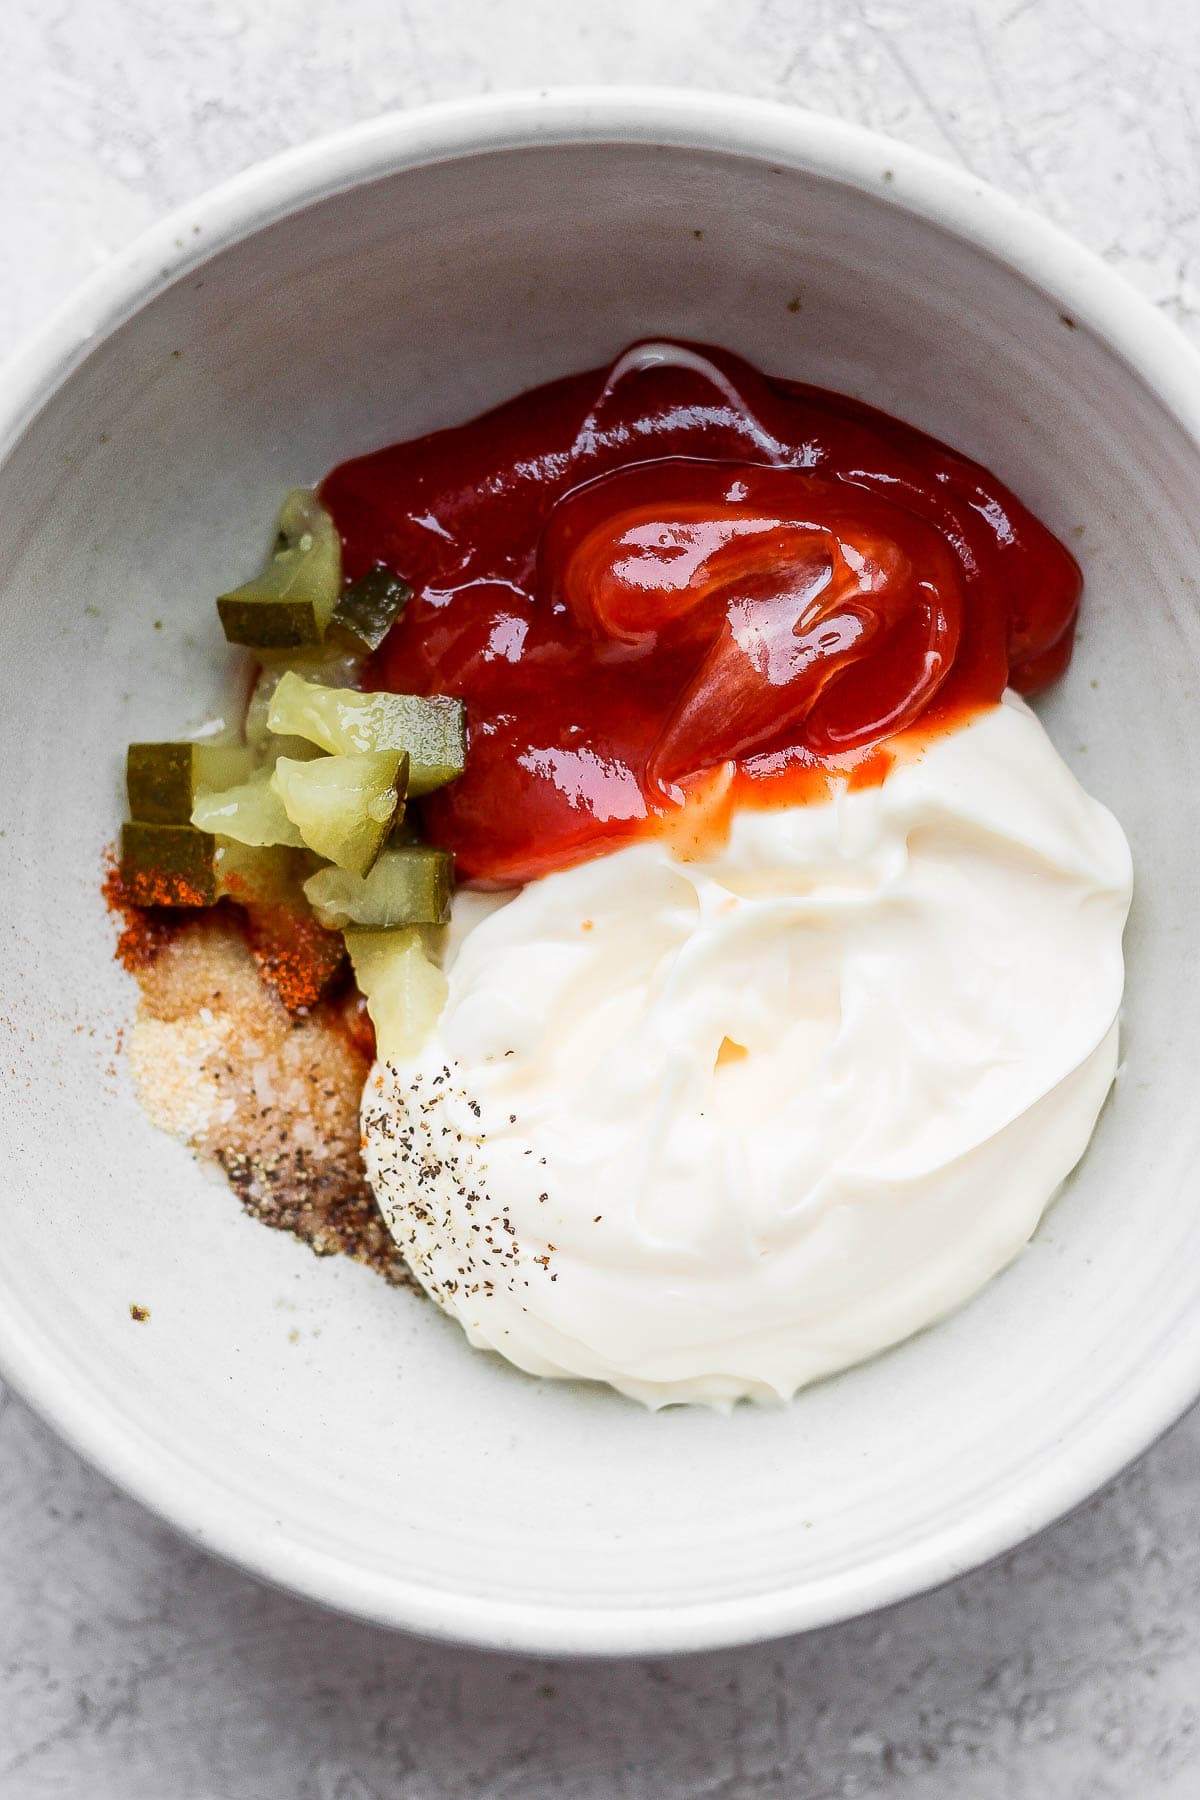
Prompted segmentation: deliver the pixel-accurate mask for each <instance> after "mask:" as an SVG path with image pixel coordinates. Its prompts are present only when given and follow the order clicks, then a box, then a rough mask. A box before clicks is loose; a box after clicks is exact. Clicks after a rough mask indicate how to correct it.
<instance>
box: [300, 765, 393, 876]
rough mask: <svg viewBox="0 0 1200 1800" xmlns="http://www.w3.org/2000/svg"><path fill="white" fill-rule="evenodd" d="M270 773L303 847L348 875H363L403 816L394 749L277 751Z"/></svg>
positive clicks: (373, 863)
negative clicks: (308, 757) (304, 754)
mask: <svg viewBox="0 0 1200 1800" xmlns="http://www.w3.org/2000/svg"><path fill="white" fill-rule="evenodd" d="M270 779H271V782H272V785H273V787H274V789H275V792H276V794H277V795H278V796H279V798H280V800H281V801H282V802H283V806H284V810H285V811H286V813H287V816H288V818H289V819H290V820H291V821H292V824H293V825H294V826H295V827H296V829H297V830H298V831H299V833H300V836H301V839H302V841H303V842H304V843H305V844H307V845H308V847H309V849H310V850H315V851H316V853H317V855H318V856H323V857H325V858H326V859H327V860H328V861H329V862H332V863H336V864H337V866H338V867H339V869H346V870H348V871H349V872H350V873H351V874H352V875H366V874H367V872H368V871H369V870H370V869H371V868H373V867H374V865H375V862H376V861H377V859H378V857H379V854H380V852H381V850H382V849H383V846H384V844H385V843H386V841H387V837H388V833H389V832H390V831H391V829H392V827H393V825H394V824H396V822H397V821H398V820H399V819H400V818H401V817H402V816H403V812H404V793H405V783H406V781H407V779H408V758H407V757H406V756H405V755H404V754H403V752H402V751H400V750H382V751H379V750H377V751H370V752H366V753H363V754H361V755H352V756H319V757H318V758H317V759H316V761H315V762H299V761H297V759H296V758H295V757H290V756H281V757H280V759H279V761H278V762H277V763H276V764H275V771H274V774H273V775H272V776H271V777H270Z"/></svg>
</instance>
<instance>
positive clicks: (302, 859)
mask: <svg viewBox="0 0 1200 1800" xmlns="http://www.w3.org/2000/svg"><path fill="white" fill-rule="evenodd" d="M297 864H299V865H300V869H299V871H297ZM311 868H312V863H311V861H310V859H309V858H308V857H307V856H305V855H298V854H297V852H296V851H295V850H289V849H287V848H285V847H284V846H283V845H281V844H239V843H238V842H237V840H236V839H235V838H227V837H218V838H217V849H216V855H215V856H214V858H213V871H214V873H215V875H216V878H217V897H218V899H221V900H236V901H238V902H239V903H240V904H241V905H243V906H249V905H252V904H253V903H255V902H256V901H275V900H278V899H279V898H280V896H281V895H283V894H288V895H292V896H295V895H296V894H297V893H298V892H299V888H300V882H301V880H302V879H303V876H304V875H306V874H308V873H309V871H310V870H311Z"/></svg>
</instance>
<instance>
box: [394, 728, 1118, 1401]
mask: <svg viewBox="0 0 1200 1800" xmlns="http://www.w3.org/2000/svg"><path fill="white" fill-rule="evenodd" d="M1130 886H1131V870H1130V858H1129V850H1128V846H1127V844H1126V842H1125V838H1124V836H1123V834H1122V832H1121V830H1120V827H1119V826H1118V825H1117V823H1116V821H1115V820H1114V819H1113V818H1112V816H1111V815H1110V814H1109V813H1108V812H1107V811H1106V810H1105V808H1104V807H1103V806H1101V805H1100V804H1099V803H1098V802H1096V801H1095V800H1092V799H1090V798H1089V797H1088V796H1087V794H1085V793H1084V791H1083V789H1082V788H1081V787H1080V786H1079V784H1078V782H1077V781H1076V780H1075V778H1074V776H1073V775H1072V774H1071V773H1070V771H1069V770H1068V769H1067V767H1066V765H1065V764H1064V763H1063V762H1062V761H1061V759H1060V758H1059V756H1058V754H1057V753H1056V751H1055V750H1054V748H1053V746H1052V745H1051V743H1050V742H1049V740H1048V738H1047V737H1046V735H1045V733H1044V731H1043V730H1042V727H1041V726H1040V724H1039V723H1038V722H1037V720H1036V719H1035V718H1034V716H1033V714H1032V713H1031V712H1030V711H1029V710H1028V709H1027V708H1026V707H1025V706H1024V705H1023V704H1022V703H1021V702H1020V701H1019V700H1017V699H1016V698H1015V697H1013V696H1011V695H1006V697H1005V699H1004V701H1003V702H1002V703H1001V704H1000V705H999V706H996V707H994V708H991V709H989V710H987V711H985V712H983V713H982V714H980V715H978V716H977V717H976V718H975V719H974V720H973V721H972V722H971V723H970V724H969V725H967V726H965V727H964V728H963V729H961V730H959V731H957V732H954V733H952V734H949V735H947V736H945V737H943V738H941V739H938V740H935V741H933V742H932V743H930V744H929V746H928V747H927V748H926V749H925V750H924V752H923V753H921V754H920V755H919V756H918V757H916V758H914V759H911V760H908V759H902V760H901V761H900V762H899V763H898V765H897V766H896V767H895V768H894V769H893V771H892V773H891V774H890V775H889V776H888V777H887V779H886V780H885V781H884V782H883V784H882V785H881V786H879V787H876V788H866V789H862V790H859V791H853V792H851V791H847V790H844V789H843V790H841V791H839V792H837V793H836V794H835V795H834V796H833V797H832V798H831V800H830V801H829V803H828V804H816V805H808V806H802V807H797V808H795V809H792V810H786V811H785V810H776V811H761V812H754V811H747V812H742V813H739V814H738V815H737V816H736V817H735V819H734V822H733V827H732V831H731V834H730V837H729V841H728V844H727V846H726V847H725V848H724V849H723V850H722V851H721V852H720V854H719V855H714V856H713V857H712V858H711V860H706V861H697V862H681V861H678V860H676V858H675V857H674V856H673V854H672V852H671V850H670V848H669V846H668V844H667V843H665V842H664V841H661V840H653V841H646V842H642V843H638V844H636V845H634V846H632V847H630V848H626V849H622V850H619V851H616V852H615V853H614V854H612V855H609V856H605V857H601V858H598V859H596V860H594V861H591V862H587V863H584V864H583V865H582V866H580V867H578V868H575V869H570V870H567V871H564V872H562V873H559V874H554V875H550V876H547V877H545V878H544V879H543V880H540V881H536V882H533V883H531V884H530V885H529V886H527V887H526V888H524V889H522V890H521V891H520V893H518V894H517V895H516V897H515V898H512V899H509V900H507V901H506V902H505V903H503V904H500V905H497V904H496V903H495V902H494V901H493V902H487V901H484V900H480V899H477V898H476V897H474V896H471V895H467V894H461V895H460V896H459V897H458V899H457V900H456V902H455V912H456V926H455V928H454V932H453V936H454V943H453V946H452V949H451V952H450V954H449V955H448V958H447V964H448V973H449V998H448V1001H447V1004H446V1007H445V1011H444V1012H443V1014H442V1017H441V1020H440V1022H439V1024H438V1027H437V1029H436V1031H435V1033H434V1035H433V1037H432V1038H431V1039H430V1041H429V1042H428V1044H427V1045H426V1046H425V1048H424V1050H423V1051H422V1052H421V1054H420V1055H419V1056H417V1057H416V1058H414V1059H413V1060H411V1061H409V1062H407V1063H405V1064H403V1065H400V1066H396V1067H393V1068H387V1067H379V1068H377V1070H376V1071H375V1074H374V1076H373V1078H372V1080H371V1082H370V1083H369V1084H368V1087H367V1090H366V1095H365V1099H364V1127H365V1135H366V1144H367V1148H366V1156H367V1164H368V1170H369V1173H370V1177H371V1181H372V1183H373V1185H374V1188H375V1191H376V1193H377V1195H378V1197H379V1200H380V1203H381V1206H382V1208H383V1211H384V1214H385V1216H386V1218H387V1220H388V1223H389V1225H390V1227H391V1229H392V1231H393V1232H394V1234H395V1236H396V1238H397V1240H398V1241H399V1243H400V1244H401V1246H402V1247H403V1249H404V1250H405V1252H406V1254H407V1256H408V1258H409V1261H410V1262H411V1264H412V1266H413V1268H414V1270H415V1271H416V1273H417V1275H418V1276H419V1278H420V1279H421V1281H422V1282H423V1283H424V1285H425V1287H426V1288H427V1289H428V1291H429V1292H430V1294H431V1295H432V1296H433V1297H434V1299H435V1300H437V1301H438V1302H439V1304H440V1305H441V1306H443V1307H444V1308H445V1309H446V1311H447V1312H449V1313H450V1314H452V1315H453V1316H454V1317H455V1318H457V1319H458V1321H459V1322H460V1324H461V1325H462V1326H463V1328H464V1330H465V1331H466V1334H467V1336H468V1338H469V1339H470V1341H471V1342H472V1343H473V1344H475V1345H478V1346H481V1347H486V1348H489V1349H492V1350H497V1351H499V1352H500V1354H501V1355H502V1356H505V1357H507V1358H508V1359H509V1360H510V1361H511V1362H513V1363H516V1364H517V1365H518V1366H519V1367H520V1368H522V1369H527V1370H529V1371H531V1372H532V1373H534V1374H537V1375H548V1376H582V1377H586V1378H588V1379H591V1380H595V1381H604V1382H609V1383H611V1385H612V1386H613V1387H615V1388H618V1389H620V1391H621V1392H622V1393H625V1394H628V1395H631V1396H633V1397H634V1398H636V1399H638V1400H641V1401H644V1402H645V1403H646V1404H647V1405H650V1406H661V1405H664V1404H667V1403H669V1402H672V1401H702V1402H708V1403H710V1404H715V1405H725V1404H728V1403H729V1402H732V1401H734V1400H737V1399H740V1398H751V1399H756V1400H773V1399H786V1398H787V1397H789V1396H790V1395H792V1394H793V1393H795V1391H796V1389H797V1388H799V1387H801V1386H802V1385H803V1384H804V1383H806V1382H810V1381H813V1380H815V1379H817V1378H818V1377H819V1376H822V1375H826V1374H829V1373H830V1372H831V1371H833V1370H835V1369H840V1368H843V1367H845V1366H847V1365H848V1364H851V1363H855V1362H858V1361H860V1360H861V1359H862V1358H864V1357H868V1356H870V1355H872V1354H873V1353H874V1352H876V1351H878V1350H882V1349H883V1348H885V1347H886V1346H887V1345H889V1344H894V1343H896V1342H898V1341H899V1340H900V1339H902V1338H904V1337H907V1336H908V1335H909V1334H910V1333H911V1332H914V1331H917V1330H919V1329H920V1328H921V1327H922V1326H925V1325H929V1324H930V1323H932V1322H933V1321H934V1320H936V1319H938V1318H940V1317H942V1316H943V1315H944V1314H945V1313H947V1312H949V1311H950V1310H951V1309H952V1308H954V1307H956V1306H959V1305H960V1304H961V1303H962V1302H963V1301H965V1300H966V1299H968V1298H969V1297H970V1296H971V1295H972V1294H974V1293H975V1292H976V1291H977V1290H978V1289H979V1288H980V1287H981V1286H982V1285H983V1284H984V1283H985V1282H986V1281H987V1280H988V1279H989V1278H990V1277H991V1276H992V1275H994V1274H995V1273H996V1272H997V1270H999V1269H1001V1268H1003V1267H1004V1265H1005V1264H1006V1263H1007V1262H1009V1261H1010V1260H1011V1258H1012V1257H1014V1256H1015V1255H1016V1253H1017V1252H1018V1251H1019V1249H1020V1248H1021V1246H1022V1245H1023V1244H1025V1243H1026V1242H1027V1240H1028V1239H1029V1237H1030V1235H1031V1233H1032V1232H1033V1230H1034V1228H1035V1226H1036V1225H1037V1222H1038V1220H1039V1218H1040V1217H1041V1215H1042V1212H1043V1210H1044V1209H1045V1207H1046V1205H1047V1203H1048V1201H1049V1200H1050V1198H1051V1196H1052V1195H1053V1194H1054V1192H1055V1190H1056V1188H1057V1187H1058V1186H1059V1184H1060V1183H1061V1182H1062V1180H1063V1178H1064V1177H1065V1176H1066V1175H1067V1174H1068V1173H1069V1171H1070V1170H1071V1169H1072V1168H1073V1167H1074V1165H1075V1163H1076V1162H1077V1161H1078V1159H1079V1157H1080V1156H1081V1155H1082V1153H1083V1151H1084V1149H1085V1147H1086V1145H1087V1142H1088V1139H1089V1138H1090V1136H1091V1134H1092V1130H1093V1128H1094V1126H1095V1123H1096V1118H1097V1115H1098V1113H1099V1111H1100V1108H1101V1105H1102V1104H1103V1101H1104V1098H1105V1095H1106V1094H1107V1092H1108V1089H1109V1086H1110V1084H1111V1082H1112V1080H1113V1076H1114V1073H1115V1070H1116V1064H1117V1012H1118V1008H1119V1005H1120V1001H1121V992H1122V984H1123V979H1124V971H1123V963H1122V953H1121V933H1122V929H1123V926H1124V923H1125V916H1126V912H1127V910H1128V906H1129V898H1130Z"/></svg>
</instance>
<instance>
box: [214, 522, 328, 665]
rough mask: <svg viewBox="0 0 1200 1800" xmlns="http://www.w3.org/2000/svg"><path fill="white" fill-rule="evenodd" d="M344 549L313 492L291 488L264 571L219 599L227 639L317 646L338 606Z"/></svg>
mask: <svg viewBox="0 0 1200 1800" xmlns="http://www.w3.org/2000/svg"><path fill="white" fill-rule="evenodd" d="M341 585H342V545H341V539H340V538H339V537H338V533H337V527H336V526H335V524H334V522H333V520H332V519H331V518H330V516H329V514H328V513H327V512H326V510H325V508H324V507H323V506H322V505H321V502H320V501H319V500H318V499H317V496H316V494H315V493H313V492H312V491H311V490H310V489H308V488H294V489H293V490H292V492H291V493H290V494H289V495H288V496H287V499H286V500H285V501H284V503H283V506H282V509H281V510H280V514H279V528H278V534H277V536H276V540H275V548H274V551H273V553H272V555H271V557H270V560H269V561H268V562H267V565H266V567H265V568H264V569H263V570H262V571H261V572H260V573H259V574H258V575H256V576H254V578H253V580H251V581H247V582H244V583H243V584H242V586H241V587H239V588H234V589H233V590H232V591H231V592H230V593H228V594H222V595H221V596H220V598H219V599H218V601H217V611H218V613H219V614H220V616H221V625H222V628H223V630H224V632H225V636H226V637H227V638H228V639H229V641H230V643H232V644H247V645H249V646H250V648H251V649H255V650H293V649H304V648H309V647H315V646H316V645H318V644H320V642H321V639H322V638H323V637H324V635H325V627H326V626H327V625H328V623H329V620H330V618H331V616H332V614H333V609H334V607H335V606H336V605H337V600H338V594H339V592H340V589H341Z"/></svg>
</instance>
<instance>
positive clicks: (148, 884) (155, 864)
mask: <svg viewBox="0 0 1200 1800" xmlns="http://www.w3.org/2000/svg"><path fill="white" fill-rule="evenodd" d="M216 847H217V846H216V839H215V838H214V837H213V836H212V833H211V832H208V831H196V830H195V829H194V828H193V827H192V826H191V825H158V824H149V823H147V822H146V821H145V820H143V819H135V820H132V821H131V822H130V823H129V824H127V825H125V826H123V827H122V830H121V881H122V884H123V886H124V888H125V891H126V893H127V894H128V896H129V898H130V900H131V901H132V902H133V904H134V905H135V906H211V905H212V904H213V902H214V901H215V900H216V898H217V880H216V874H215V872H214V868H213V859H214V856H215V854H216Z"/></svg>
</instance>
